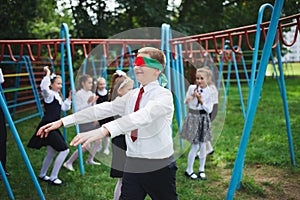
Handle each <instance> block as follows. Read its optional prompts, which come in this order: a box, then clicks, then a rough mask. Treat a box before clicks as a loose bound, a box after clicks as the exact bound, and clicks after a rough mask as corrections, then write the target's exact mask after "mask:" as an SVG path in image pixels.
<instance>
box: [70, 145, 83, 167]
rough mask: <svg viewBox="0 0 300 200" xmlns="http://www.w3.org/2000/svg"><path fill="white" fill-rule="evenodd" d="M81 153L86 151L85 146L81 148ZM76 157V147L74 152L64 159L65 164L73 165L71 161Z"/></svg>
mask: <svg viewBox="0 0 300 200" xmlns="http://www.w3.org/2000/svg"><path fill="white" fill-rule="evenodd" d="M81 151H82V153H83V152H85V151H86V148H81ZM77 158H78V149H76V150H75V151H74V153H73V154H72V155H71V156H70V158H69V159H68V160H67V161H66V163H67V164H71V165H73V162H74V161H75V160H76V159H77Z"/></svg>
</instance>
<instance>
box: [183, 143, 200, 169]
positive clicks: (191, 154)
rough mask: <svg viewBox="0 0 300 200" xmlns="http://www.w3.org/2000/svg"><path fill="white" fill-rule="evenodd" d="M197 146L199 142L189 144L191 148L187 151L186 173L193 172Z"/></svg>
mask: <svg viewBox="0 0 300 200" xmlns="http://www.w3.org/2000/svg"><path fill="white" fill-rule="evenodd" d="M198 148H199V144H192V146H191V150H190V152H189V155H188V163H187V165H188V166H187V169H186V172H187V173H188V174H191V173H193V172H194V169H193V167H194V161H195V156H196V154H197V150H198Z"/></svg>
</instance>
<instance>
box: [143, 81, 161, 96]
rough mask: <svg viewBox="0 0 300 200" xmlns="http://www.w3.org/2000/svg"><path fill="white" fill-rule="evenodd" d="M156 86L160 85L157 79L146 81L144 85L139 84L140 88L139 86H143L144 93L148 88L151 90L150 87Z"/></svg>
mask: <svg viewBox="0 0 300 200" xmlns="http://www.w3.org/2000/svg"><path fill="white" fill-rule="evenodd" d="M157 86H159V87H160V85H159V82H158V80H156V81H152V82H150V83H148V84H147V85H146V86H142V85H140V88H141V87H144V92H145V93H146V92H147V91H149V90H151V89H152V88H154V87H157Z"/></svg>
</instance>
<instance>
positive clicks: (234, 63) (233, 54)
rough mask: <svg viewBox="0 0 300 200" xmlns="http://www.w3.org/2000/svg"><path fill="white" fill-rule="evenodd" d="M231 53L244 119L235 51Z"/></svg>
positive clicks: (243, 112)
mask: <svg viewBox="0 0 300 200" xmlns="http://www.w3.org/2000/svg"><path fill="white" fill-rule="evenodd" d="M231 55H232V60H233V65H234V69H235V76H236V82H237V85H238V89H239V94H240V103H241V107H242V114H243V117H244V119H245V117H246V115H245V109H244V107H245V106H244V100H243V93H242V87H241V82H240V77H239V69H238V67H237V63H236V58H235V53H234V52H233V51H232V52H231Z"/></svg>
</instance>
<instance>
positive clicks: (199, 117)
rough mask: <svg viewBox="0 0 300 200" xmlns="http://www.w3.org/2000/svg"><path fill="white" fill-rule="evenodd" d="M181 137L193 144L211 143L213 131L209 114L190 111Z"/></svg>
mask: <svg viewBox="0 0 300 200" xmlns="http://www.w3.org/2000/svg"><path fill="white" fill-rule="evenodd" d="M181 137H182V138H183V139H186V140H187V141H189V142H190V143H193V144H199V143H200V142H207V141H211V139H212V131H211V121H210V117H209V114H208V113H206V112H201V113H200V111H199V110H197V111H196V110H191V109H190V110H189V112H188V114H187V117H186V118H185V120H184V124H183V127H182V131H181Z"/></svg>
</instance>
